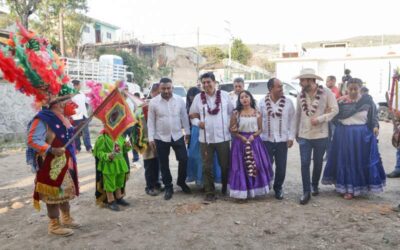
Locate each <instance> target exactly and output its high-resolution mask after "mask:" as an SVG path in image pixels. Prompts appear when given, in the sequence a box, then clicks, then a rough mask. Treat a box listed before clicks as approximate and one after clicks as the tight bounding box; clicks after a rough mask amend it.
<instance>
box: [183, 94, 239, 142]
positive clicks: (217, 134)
mask: <svg viewBox="0 0 400 250" xmlns="http://www.w3.org/2000/svg"><path fill="white" fill-rule="evenodd" d="M216 93H217V92H216V91H215V93H214V94H213V95H212V96H209V95H207V94H206V100H207V104H208V106H209V107H210V109H211V110H213V109H214V108H215V106H216V105H215V99H216V96H217V94H216ZM200 95H201V93H200V94H197V95H196V97H195V98H194V100H193V103H192V106H191V107H190V112H189V113H190V114H199V115H200V119H198V118H195V119H192V124H193V125H195V126H198V125H199V122H200V121H202V122H204V123H205V128H206V129H205V131H206V132H205V134H206V135H204V129H200V133H199V141H200V142H202V143H220V142H224V141H230V140H231V133H230V132H229V122H230V116H231V114H232V111H233V105H232V102H231V99H230V96H229V94H228V93H227V92H226V91H223V90H221V104H220V111H219V112H218V114H216V115H211V114H209V113H208V111H207V110H208V109H207V104H203V102H202V100H201V97H200Z"/></svg>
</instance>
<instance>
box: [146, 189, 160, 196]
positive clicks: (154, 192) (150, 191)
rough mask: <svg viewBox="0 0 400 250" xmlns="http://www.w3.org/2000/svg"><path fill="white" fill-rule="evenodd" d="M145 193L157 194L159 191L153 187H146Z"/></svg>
mask: <svg viewBox="0 0 400 250" xmlns="http://www.w3.org/2000/svg"><path fill="white" fill-rule="evenodd" d="M146 194H148V195H150V196H157V195H158V194H159V192H158V191H156V190H154V189H150V188H147V189H146Z"/></svg>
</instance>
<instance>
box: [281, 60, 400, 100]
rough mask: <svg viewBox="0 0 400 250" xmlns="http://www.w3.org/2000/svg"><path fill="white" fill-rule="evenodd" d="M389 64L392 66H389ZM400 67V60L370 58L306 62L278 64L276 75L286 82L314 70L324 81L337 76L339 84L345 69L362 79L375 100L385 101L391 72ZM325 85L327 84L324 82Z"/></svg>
mask: <svg viewBox="0 0 400 250" xmlns="http://www.w3.org/2000/svg"><path fill="white" fill-rule="evenodd" d="M389 63H390V64H391V66H389ZM397 67H400V58H368V59H354V60H353V59H339V60H304V61H300V60H298V61H286V62H277V63H276V75H277V77H278V78H279V79H282V80H284V81H289V80H291V79H292V78H293V77H294V76H296V75H298V74H299V72H300V70H301V69H302V68H313V69H315V70H316V71H317V74H318V75H320V76H321V77H322V78H323V79H324V80H325V79H326V77H327V76H328V75H334V76H336V79H337V83H340V82H341V81H342V76H343V74H344V69H345V68H348V69H350V70H351V76H352V77H357V78H361V79H362V80H363V81H364V82H365V85H366V87H367V88H369V90H370V91H369V92H370V94H371V95H372V96H373V97H374V99H377V100H378V99H379V100H381V99H382V100H383V99H384V95H385V93H386V91H387V89H388V83H389V81H391V79H390V78H389V74H390V73H391V72H390V71H393V69H395V68H397ZM323 83H325V82H323Z"/></svg>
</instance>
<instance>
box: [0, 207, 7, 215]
mask: <svg viewBox="0 0 400 250" xmlns="http://www.w3.org/2000/svg"><path fill="white" fill-rule="evenodd" d="M7 212H8V207H2V208H0V214H4V213H7Z"/></svg>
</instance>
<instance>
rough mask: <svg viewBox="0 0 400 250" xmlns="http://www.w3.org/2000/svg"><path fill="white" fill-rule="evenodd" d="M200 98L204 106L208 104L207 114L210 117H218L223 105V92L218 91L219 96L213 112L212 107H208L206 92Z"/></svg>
mask: <svg viewBox="0 0 400 250" xmlns="http://www.w3.org/2000/svg"><path fill="white" fill-rule="evenodd" d="M200 98H201V102H202V103H203V105H204V104H207V112H208V113H209V114H210V115H216V114H218V112H219V110H220V107H219V105H220V104H221V90H217V96H216V98H215V108H214V109H213V110H211V108H210V106H208V103H207V98H206V92H204V91H202V92H201V93H200Z"/></svg>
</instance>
